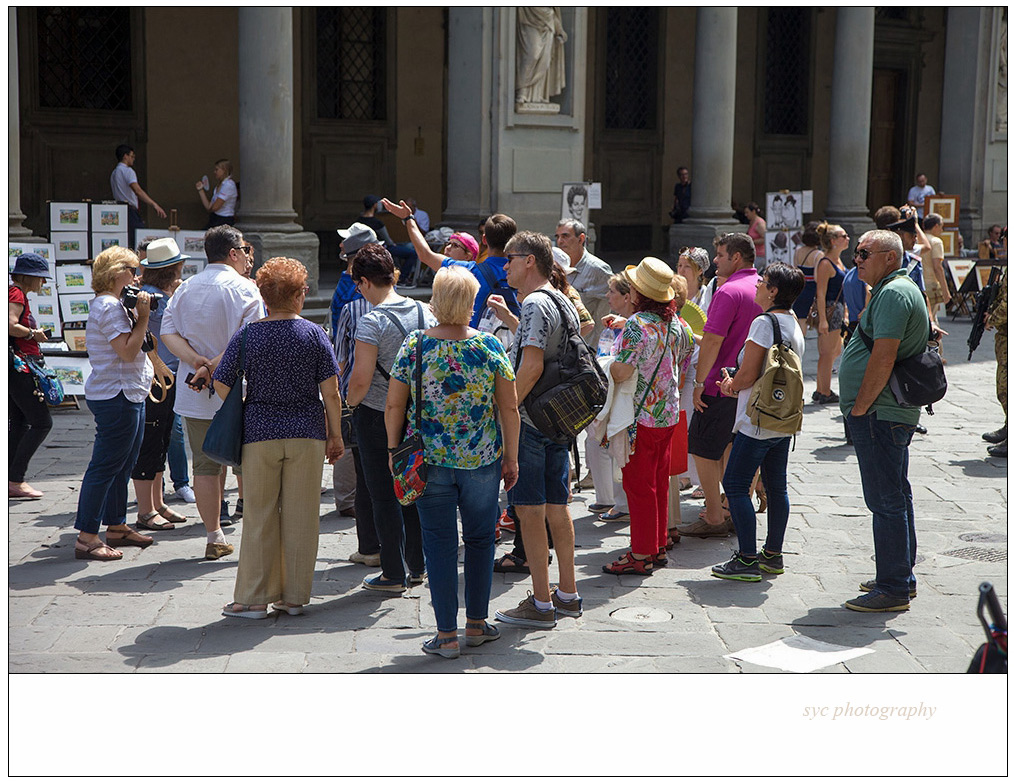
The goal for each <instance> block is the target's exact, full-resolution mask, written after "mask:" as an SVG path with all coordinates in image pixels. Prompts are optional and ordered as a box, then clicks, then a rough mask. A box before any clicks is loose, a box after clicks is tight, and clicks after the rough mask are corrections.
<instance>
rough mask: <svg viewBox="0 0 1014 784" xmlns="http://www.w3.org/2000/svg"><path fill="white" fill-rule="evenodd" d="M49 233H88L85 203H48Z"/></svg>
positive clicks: (86, 205) (86, 206)
mask: <svg viewBox="0 0 1014 784" xmlns="http://www.w3.org/2000/svg"><path fill="white" fill-rule="evenodd" d="M49 230H50V231H88V204H87V203H86V202H67V201H51V202H50V203H49Z"/></svg>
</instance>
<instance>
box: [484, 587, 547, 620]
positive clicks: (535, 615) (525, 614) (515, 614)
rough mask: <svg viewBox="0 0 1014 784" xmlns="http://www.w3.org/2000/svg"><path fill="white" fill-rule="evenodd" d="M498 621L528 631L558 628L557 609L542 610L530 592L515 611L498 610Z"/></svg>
mask: <svg viewBox="0 0 1014 784" xmlns="http://www.w3.org/2000/svg"><path fill="white" fill-rule="evenodd" d="M554 593H556V592H555V591H554ZM496 619H497V620H498V621H500V622H501V623H506V624H509V625H511V626H523V627H525V628H527V629H552V628H553V627H554V626H556V607H553V609H551V610H540V609H539V608H538V607H536V606H535V597H534V596H533V595H532V592H531V591H529V592H528V596H527V597H526V598H525V599H524V600H523V601H522V602H521V603H520V604H519V605H518V606H517V607H515V608H514V609H513V610H497V611H496Z"/></svg>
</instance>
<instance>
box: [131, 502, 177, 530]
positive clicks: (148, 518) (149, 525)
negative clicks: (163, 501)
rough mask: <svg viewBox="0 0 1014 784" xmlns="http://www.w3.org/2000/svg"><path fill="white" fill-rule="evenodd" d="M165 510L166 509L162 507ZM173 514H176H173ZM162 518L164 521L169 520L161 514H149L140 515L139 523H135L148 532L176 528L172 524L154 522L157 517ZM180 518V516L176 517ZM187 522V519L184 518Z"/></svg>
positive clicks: (138, 517)
mask: <svg viewBox="0 0 1014 784" xmlns="http://www.w3.org/2000/svg"><path fill="white" fill-rule="evenodd" d="M162 508H163V509H165V508H166V507H162ZM173 514H176V513H175V512H173ZM160 515H161V516H162V517H163V519H165V520H168V519H169V518H167V517H165V516H164V515H162V513H161V512H148V514H139V515H138V516H137V522H136V523H134V525H136V526H137V527H138V528H143V529H144V530H146V531H170V530H172V529H173V528H175V527H176V526H175V525H173V523H172V522H165V523H156V522H154V520H155V518H156V517H159V516H160ZM176 516H177V517H179V515H176ZM183 519H184V520H186V518H185V517H184V518H183Z"/></svg>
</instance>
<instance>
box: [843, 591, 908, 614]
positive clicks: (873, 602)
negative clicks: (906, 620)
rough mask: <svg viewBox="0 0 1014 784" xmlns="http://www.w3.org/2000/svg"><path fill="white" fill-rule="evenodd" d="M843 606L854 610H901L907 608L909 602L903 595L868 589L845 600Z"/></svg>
mask: <svg viewBox="0 0 1014 784" xmlns="http://www.w3.org/2000/svg"><path fill="white" fill-rule="evenodd" d="M845 607H846V609H849V610H855V611H856V612H903V611H905V610H907V609H908V608H909V603H908V599H906V598H905V597H904V596H888V595H887V594H886V593H881V592H880V591H870V592H869V593H864V594H862V595H861V596H857V597H856V598H855V599H851V600H849V601H847V602H845Z"/></svg>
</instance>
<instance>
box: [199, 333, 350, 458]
mask: <svg viewBox="0 0 1014 784" xmlns="http://www.w3.org/2000/svg"><path fill="white" fill-rule="evenodd" d="M244 331H245V332H246V333H247V338H246V358H245V362H244V364H245V366H246V382H247V385H246V403H245V405H244V406H243V443H244V444H252V443H254V442H256V441H274V440H277V439H283V438H312V439H316V440H318V441H323V440H325V439H326V438H327V435H326V428H325V425H324V419H325V417H324V404H323V403H322V402H321V399H320V384H321V382H323V381H326V380H327V379H329V378H331V377H332V376H336V375H338V360H337V359H335V356H334V349H333V348H331V343H330V342H329V341H328V339H327V335H325V334H324V330H322V329H321V328H320V327H319V326H318V325H316V324H314V323H313V322H312V321H307V320H306V319H302V318H298V319H286V320H282V321H258V322H255V323H253V324H248V325H247V326H246V327H245V328H243V329H240V330H239V331H238V332H236V334H235V335H233V337H232V340H230V341H229V346H228V347H227V348H226V349H225V353H224V354H223V355H222V361H221V362H219V364H218V368H216V370H215V374H214V376H213V377H214V379H215V380H216V381H221V382H222V383H223V384H225V385H226V386H229V387H232V386H234V385H235V384H236V378H237V374H238V371H239V348H240V342H241V340H242V335H243V332H244Z"/></svg>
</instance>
